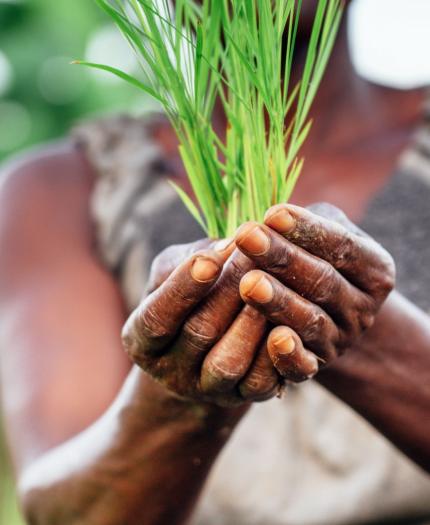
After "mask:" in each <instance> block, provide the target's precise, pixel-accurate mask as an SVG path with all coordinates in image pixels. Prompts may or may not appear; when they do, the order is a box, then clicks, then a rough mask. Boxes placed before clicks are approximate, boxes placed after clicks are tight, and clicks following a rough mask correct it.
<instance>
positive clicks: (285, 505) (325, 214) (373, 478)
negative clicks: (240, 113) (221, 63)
mask: <svg viewBox="0 0 430 525" xmlns="http://www.w3.org/2000/svg"><path fill="white" fill-rule="evenodd" d="M309 5H310V3H306V4H305V8H306V9H308V6H309ZM310 14H311V15H312V9H310ZM423 104H424V95H423V93H422V91H420V90H417V91H409V92H405V93H402V92H397V91H393V90H389V89H386V88H382V87H378V86H375V85H372V84H370V83H368V82H366V81H365V80H363V79H361V78H359V77H358V76H357V75H356V74H355V72H354V70H353V68H352V66H351V64H350V62H349V57H348V51H347V44H346V28H345V27H343V28H342V30H341V35H340V38H339V41H338V44H337V47H336V49H335V52H334V56H333V59H332V61H331V65H330V67H329V71H328V73H327V76H326V80H325V81H324V83H323V85H322V88H321V92H320V95H319V98H318V101H317V104H316V106H315V110H314V114H315V123H314V129H313V132H312V134H311V138H310V141H309V143H308V145H307V146H306V150H305V154H306V157H307V163H306V171H305V172H304V174H303V176H302V179H301V181H300V182H299V185H298V187H297V190H296V192H295V195H294V204H286V205H284V204H281V205H279V206H276V207H275V208H273V209H270V210H268V213H267V215H266V218H265V222H264V224H257V223H248V224H245V225H243V226H242V227H241V228H240V229H239V231H238V232H237V234H236V236H235V238H234V239H233V240H228V241H223V242H218V241H214V240H205V239H203V240H198V239H201V237H202V233H201V232H200V231H199V229H198V228H197V226H196V225H195V224H194V223H193V222H192V219H190V218H189V217H188V215H187V213H186V212H185V211H184V210H183V208H182V205H181V204H180V203H179V201H178V199H177V197H176V196H175V194H174V192H173V190H172V189H171V188H170V186H169V185H168V183H167V178H168V177H169V178H173V179H174V180H176V181H178V182H180V183H181V184H183V186H184V187H186V186H187V183H186V180H185V177H184V173H183V171H182V167H181V164H180V161H179V158H178V156H177V152H176V142H175V139H174V135H173V133H172V131H171V129H170V128H169V126H168V125H167V124H166V122H165V121H164V120H163V118H161V117H158V116H156V117H146V118H142V119H133V118H130V117H117V118H112V119H108V120H102V121H94V122H90V123H87V124H83V125H82V126H81V127H78V128H77V129H76V130H75V133H74V135H73V140H66V141H64V142H62V143H58V144H54V145H52V146H51V147H47V148H42V149H41V150H38V151H36V152H31V153H29V154H28V155H26V156H24V157H21V158H20V159H18V160H16V161H15V162H13V161H12V162H10V163H9V164H8V165H6V166H5V167H4V168H3V175H2V184H1V187H0V244H1V250H0V268H1V271H0V311H1V315H0V337H1V374H2V376H1V383H2V402H3V408H4V413H5V417H6V423H7V431H8V437H9V443H10V445H11V452H12V455H13V459H14V462H15V465H16V469H17V475H18V481H19V489H20V496H21V499H22V503H23V509H24V512H25V515H26V518H27V520H28V522H29V523H31V524H37V525H39V524H42V525H44V524H48V523H61V524H74V523H79V524H84V523H88V524H90V523H91V524H92V523H100V524H103V525H107V524H142V523H144V524H148V525H149V524H150V525H152V524H163V525H164V524H180V523H188V522H191V523H194V524H210V523H214V524H215V523H216V524H240V523H243V524H263V523H264V524H269V523H270V524H278V523H279V524H290V523H291V524H300V525H304V524H316V523H318V524H323V523H327V524H328V523H330V524H337V523H352V522H355V523H357V522H360V523H376V522H378V523H381V522H382V521H383V520H384V522H385V521H387V522H389V521H390V520H391V521H392V522H393V523H394V522H399V520H406V522H407V523H424V522H425V521H426V520H427V519H428V518H429V516H430V498H429V495H430V481H429V479H428V476H427V474H426V473H425V472H424V471H425V470H429V468H430V443H429V440H428V435H429V431H430V417H429V416H430V389H429V380H428V378H429V370H430V352H429V347H430V323H429V317H428V312H429V311H430V299H429V297H430V293H429V292H430V281H429V274H428V271H427V268H428V261H429V259H430V252H429V248H428V246H429V242H428V240H429V230H428V226H427V224H428V220H429V219H430V210H429V207H428V198H429V195H430V154H429V151H430V150H429V148H428V144H429V143H430V141H429V134H428V123H427V121H426V122H424V123H423V124H420V122H421V120H422V117H421V111H422V106H423ZM223 118H224V117H223V115H222V114H221V113H219V114H218V115H217V119H219V125H220V126H222V125H223ZM418 127H421V129H420V131H419V133H418V135H416V131H417V129H418ZM410 144H411V145H410ZM405 148H406V153H404V154H403V155H402V157H401V161H400V163H399V165H398V166H397V167H396V169H394V175H392V174H391V172H392V170H393V168H394V164H395V159H397V158H398V156H399V155H400V153H401V152H404V151H405ZM325 200H328V201H331V202H332V203H333V204H335V205H338V206H339V207H340V208H342V209H343V210H344V211H345V212H346V213H347V215H348V216H349V217H350V218H352V219H353V220H354V221H355V222H357V223H359V224H360V227H361V228H362V229H363V230H364V231H366V233H364V231H363V230H361V229H360V228H358V227H357V226H355V225H354V224H353V223H352V222H350V221H349V220H348V219H347V218H346V216H345V215H344V214H343V213H342V212H341V211H340V210H339V209H338V208H336V207H334V206H329V205H322V206H317V207H311V208H306V207H305V206H308V205H309V204H310V203H312V202H316V201H325ZM369 235H373V236H374V237H375V238H376V239H377V240H378V241H380V242H381V243H382V244H383V245H384V246H385V249H384V248H382V247H381V245H380V244H379V243H378V242H376V241H375V240H373V239H372V237H370V236H369ZM178 242H183V243H185V244H182V245H177V244H176V243H178ZM172 244H176V245H175V246H170V245H172ZM168 246H170V247H168ZM165 247H168V248H166V250H164V251H162V252H161V254H160V255H159V256H158V257H157V258H156V259H155V260H154V261H153V262H152V260H153V258H154V256H155V254H156V253H158V252H160V250H162V249H163V248H165ZM387 250H388V251H387ZM389 253H391V254H392V255H393V257H394V260H395V262H396V267H397V284H396V289H395V290H392V289H393V286H394V266H393V262H392V258H391V256H390V255H389ZM151 262H152V264H151ZM150 267H151V270H150V271H149V268H150ZM145 289H146V291H145ZM142 297H143V299H141V298H142ZM130 312H132V313H131V316H130V317H129V319H128V321H127V323H126V324H125V327H124V330H123V344H124V347H125V349H126V351H127V353H128V355H129V357H131V359H132V361H134V363H135V364H134V366H133V367H132V368H131V369H129V365H128V360H127V359H126V358H125V354H124V352H123V351H122V344H121V339H120V333H121V329H122V326H123V323H124V321H125V319H126V318H127V316H128V314H129V313H130ZM310 378H313V379H311V380H310V381H307V379H310ZM285 380H286V381H287V384H286V386H285V387H284V386H283V383H284V381H285ZM298 383H303V384H298ZM118 391H119V393H118ZM277 396H281V399H277ZM269 398H271V399H270V400H268V399H269ZM256 401H265V402H264V403H263V402H262V403H256ZM395 447H396V448H395ZM423 469H424V470H423Z"/></svg>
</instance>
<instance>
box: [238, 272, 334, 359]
mask: <svg viewBox="0 0 430 525" xmlns="http://www.w3.org/2000/svg"><path fill="white" fill-rule="evenodd" d="M240 293H241V295H242V298H243V300H244V301H245V302H246V303H248V304H250V305H251V306H254V307H255V308H257V310H259V311H260V312H261V313H263V314H264V315H265V316H266V317H267V319H268V320H269V321H271V322H272V323H273V324H275V325H286V326H289V327H291V328H292V329H293V330H294V331H295V332H297V333H298V335H299V337H300V338H301V339H302V341H303V343H304V344H305V345H306V347H308V348H309V349H310V350H312V351H314V352H315V353H316V354H317V355H318V356H320V357H321V358H322V359H323V360H324V361H331V360H332V359H334V358H335V357H336V356H337V350H336V346H337V345H338V344H339V342H340V341H339V339H340V334H339V330H338V328H337V326H336V325H335V324H334V322H333V320H332V319H331V318H330V317H329V316H328V315H327V314H326V313H325V312H324V310H322V309H321V308H320V307H319V306H317V305H316V304H313V303H311V302H309V301H308V300H307V299H305V298H304V297H301V296H300V295H298V294H297V293H296V292H294V291H293V290H290V289H289V288H287V287H286V286H284V285H283V284H282V283H280V282H279V281H278V280H277V279H275V278H274V277H273V276H271V275H269V274H267V273H265V272H263V271H261V270H253V271H251V272H249V273H247V274H246V275H245V276H244V277H243V278H242V280H241V282H240Z"/></svg>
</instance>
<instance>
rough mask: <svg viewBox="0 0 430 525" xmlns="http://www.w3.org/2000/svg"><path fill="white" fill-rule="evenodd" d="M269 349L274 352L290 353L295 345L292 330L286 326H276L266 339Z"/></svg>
mask: <svg viewBox="0 0 430 525" xmlns="http://www.w3.org/2000/svg"><path fill="white" fill-rule="evenodd" d="M267 345H268V348H269V351H271V352H272V353H274V354H281V355H290V354H292V353H293V352H294V351H295V350H296V347H297V343H296V341H295V339H294V336H293V332H292V330H291V329H290V328H288V327H287V326H277V327H276V328H274V329H273V330H272V331H271V333H270V334H269V339H268V341H267Z"/></svg>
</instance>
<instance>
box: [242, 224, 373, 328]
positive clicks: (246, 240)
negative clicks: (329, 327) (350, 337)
mask: <svg viewBox="0 0 430 525" xmlns="http://www.w3.org/2000/svg"><path fill="white" fill-rule="evenodd" d="M256 239H257V240H256ZM235 241H236V245H237V247H238V248H239V249H240V250H241V251H242V252H243V253H245V254H246V255H247V256H248V257H249V258H250V259H252V260H253V261H254V262H255V264H256V266H257V267H258V268H261V269H262V270H264V271H266V272H267V273H270V274H271V275H273V276H274V277H276V278H277V279H278V280H279V281H280V282H282V283H283V284H285V285H286V286H287V287H288V288H290V289H292V290H294V291H295V292H297V293H298V294H300V295H301V296H303V297H305V298H306V299H308V300H309V301H310V302H312V303H315V304H317V305H319V306H320V307H321V308H323V309H324V310H325V311H326V312H328V313H329V314H330V315H331V317H332V318H333V319H335V320H336V322H338V323H339V324H340V325H341V326H342V327H343V328H344V329H345V330H348V331H350V332H354V333H355V332H356V331H357V332H358V331H359V330H360V326H359V319H358V316H357V311H359V312H365V311H367V310H369V309H370V306H371V305H370V302H371V301H370V298H369V296H368V295H367V294H365V293H363V292H362V291H361V290H359V289H358V288H356V287H355V286H354V285H352V284H351V283H350V282H348V281H347V280H346V279H345V278H344V277H343V276H342V275H341V274H340V273H339V272H338V271H337V270H336V269H335V268H334V267H333V266H332V265H331V264H329V263H328V262H327V261H325V260H323V259H320V258H319V257H316V256H315V255H312V254H310V253H309V252H307V251H306V250H304V249H303V248H300V246H296V245H295V244H293V243H291V242H290V241H288V240H287V239H285V238H284V237H282V236H281V235H280V234H279V233H277V232H275V231H273V230H272V229H271V228H269V227H268V226H264V225H260V224H258V223H256V222H249V223H247V224H244V225H243V226H242V227H241V228H239V230H238V232H237V233H236V237H235Z"/></svg>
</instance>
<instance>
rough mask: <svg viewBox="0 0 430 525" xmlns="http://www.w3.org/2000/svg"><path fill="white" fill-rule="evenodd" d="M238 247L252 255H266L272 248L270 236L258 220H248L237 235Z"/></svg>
mask: <svg viewBox="0 0 430 525" xmlns="http://www.w3.org/2000/svg"><path fill="white" fill-rule="evenodd" d="M235 242H236V245H237V247H238V248H240V249H242V250H244V251H245V253H247V254H250V255H257V256H258V255H264V254H265V253H266V252H267V251H268V250H269V248H270V238H269V236H268V234H267V233H266V232H265V231H264V228H263V227H262V226H261V225H260V224H258V223H257V222H246V223H245V224H242V226H240V227H239V229H238V230H237V232H236V235H235Z"/></svg>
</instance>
